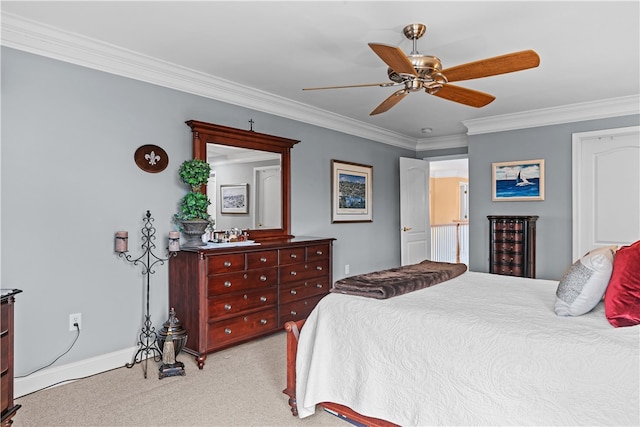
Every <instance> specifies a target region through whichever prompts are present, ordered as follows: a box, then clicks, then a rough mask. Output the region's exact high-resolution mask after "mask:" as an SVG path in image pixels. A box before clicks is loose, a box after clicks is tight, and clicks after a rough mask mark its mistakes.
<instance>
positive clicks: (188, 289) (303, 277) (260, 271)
mask: <svg viewBox="0 0 640 427" xmlns="http://www.w3.org/2000/svg"><path fill="white" fill-rule="evenodd" d="M333 240H334V239H331V238H315V237H297V238H291V239H285V240H279V241H266V242H263V243H261V244H260V245H251V246H235V247H228V248H220V249H197V248H193V249H184V250H181V251H180V252H178V254H177V256H176V257H172V258H171V259H170V260H169V305H170V306H171V307H172V308H174V309H175V311H176V316H177V317H178V318H179V319H180V321H181V322H182V325H183V326H184V328H185V329H186V330H187V334H188V338H187V343H186V345H185V348H184V350H185V351H186V352H188V353H190V354H193V355H194V356H195V357H196V360H197V362H198V366H199V367H200V368H201V369H202V367H203V366H204V361H205V359H206V355H207V354H208V353H212V352H214V351H218V350H222V349H224V348H227V347H231V346H233V345H237V344H241V343H243V342H247V341H249V340H251V339H254V338H257V337H260V336H264V335H267V334H271V333H274V332H277V331H280V330H282V328H283V325H284V323H285V322H287V321H289V320H300V319H304V318H306V317H307V316H308V315H309V313H310V312H311V310H312V309H313V308H314V307H315V305H316V304H317V303H318V301H319V300H320V299H321V298H322V297H323V296H325V295H326V294H327V293H328V292H329V289H330V287H331V284H332V271H331V268H332V248H333Z"/></svg>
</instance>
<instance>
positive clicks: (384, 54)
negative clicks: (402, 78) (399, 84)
mask: <svg viewBox="0 0 640 427" xmlns="http://www.w3.org/2000/svg"><path fill="white" fill-rule="evenodd" d="M369 47H370V48H371V49H372V50H373V51H374V52H375V53H376V55H378V56H379V57H380V59H382V60H383V61H384V62H385V63H386V64H387V65H388V66H389V67H391V69H392V70H393V71H395V72H396V73H398V74H411V75H412V76H416V77H417V76H418V73H416V70H415V68H413V64H412V63H411V61H410V60H409V58H407V55H405V54H404V52H403V51H402V49H400V48H399V47H397V46H389V45H386V44H379V43H369Z"/></svg>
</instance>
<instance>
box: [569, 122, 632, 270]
mask: <svg viewBox="0 0 640 427" xmlns="http://www.w3.org/2000/svg"><path fill="white" fill-rule="evenodd" d="M573 194H574V200H573V217H574V225H573V259H577V258H579V257H580V256H582V255H584V253H586V252H588V251H589V250H591V249H593V248H596V247H600V246H607V245H627V244H629V243H632V242H635V241H636V240H640V128H639V127H631V128H621V129H608V130H603V131H596V132H585V133H579V134H574V135H573Z"/></svg>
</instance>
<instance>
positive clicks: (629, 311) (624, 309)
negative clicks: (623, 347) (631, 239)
mask: <svg viewBox="0 0 640 427" xmlns="http://www.w3.org/2000/svg"><path fill="white" fill-rule="evenodd" d="M604 312H605V315H606V316H607V320H609V323H611V324H612V325H613V326H615V327H616V328H619V327H621V326H633V325H637V324H640V240H639V241H637V242H635V243H634V244H632V245H630V246H623V247H621V248H620V249H618V252H616V256H615V258H614V260H613V271H612V273H611V279H610V280H609V286H607V291H606V292H605V295H604Z"/></svg>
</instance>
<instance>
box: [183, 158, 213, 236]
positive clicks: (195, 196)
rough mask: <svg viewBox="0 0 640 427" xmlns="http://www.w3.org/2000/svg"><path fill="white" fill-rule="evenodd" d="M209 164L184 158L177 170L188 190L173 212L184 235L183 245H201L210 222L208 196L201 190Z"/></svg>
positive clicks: (209, 169) (205, 182) (207, 176)
mask: <svg viewBox="0 0 640 427" xmlns="http://www.w3.org/2000/svg"><path fill="white" fill-rule="evenodd" d="M210 173H211V165H210V164H209V163H208V162H206V161H204V160H200V159H193V160H185V161H184V162H183V163H182V164H181V165H180V169H179V170H178V175H179V176H180V179H181V180H182V182H184V183H185V184H186V185H188V186H189V188H190V191H189V192H188V193H187V194H185V196H184V197H183V198H182V199H181V201H180V210H179V212H178V213H177V214H175V216H174V218H175V221H176V222H177V223H178V226H179V229H180V231H181V232H182V234H183V235H184V236H185V239H186V241H185V244H184V246H191V247H193V246H202V235H203V234H204V233H205V230H206V229H207V227H209V226H210V225H211V224H212V220H211V217H210V216H209V213H208V212H207V208H208V207H209V205H210V204H211V202H210V201H209V198H208V197H207V195H206V194H205V193H203V192H202V191H201V189H202V187H203V186H205V185H206V184H207V181H208V180H209V174H210Z"/></svg>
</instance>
